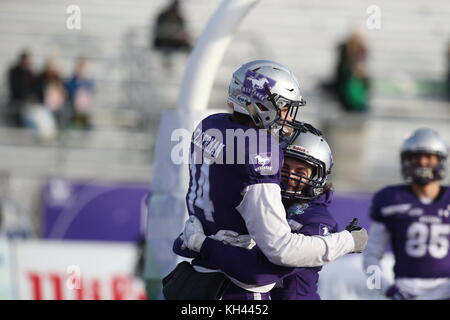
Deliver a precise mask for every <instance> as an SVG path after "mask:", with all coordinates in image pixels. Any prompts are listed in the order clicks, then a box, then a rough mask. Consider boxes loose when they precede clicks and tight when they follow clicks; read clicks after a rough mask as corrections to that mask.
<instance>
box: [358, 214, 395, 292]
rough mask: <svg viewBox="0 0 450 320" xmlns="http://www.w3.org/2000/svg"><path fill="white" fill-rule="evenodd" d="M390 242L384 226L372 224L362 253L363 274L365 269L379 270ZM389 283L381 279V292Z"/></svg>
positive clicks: (383, 278)
mask: <svg viewBox="0 0 450 320" xmlns="http://www.w3.org/2000/svg"><path fill="white" fill-rule="evenodd" d="M389 241H390V234H389V231H388V230H387V228H386V226H385V225H384V224H383V223H380V222H376V221H374V222H372V225H371V226H370V229H369V241H368V242H367V246H366V248H365V250H364V252H363V266H364V273H365V274H367V268H368V267H370V266H378V267H379V268H380V270H381V265H380V260H381V258H383V255H384V252H385V250H386V247H387V245H388V243H389ZM389 285H390V283H389V282H388V281H387V280H386V278H385V277H381V290H383V291H386V289H387V288H388V287H389Z"/></svg>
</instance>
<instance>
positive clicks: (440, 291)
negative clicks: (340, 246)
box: [364, 128, 450, 299]
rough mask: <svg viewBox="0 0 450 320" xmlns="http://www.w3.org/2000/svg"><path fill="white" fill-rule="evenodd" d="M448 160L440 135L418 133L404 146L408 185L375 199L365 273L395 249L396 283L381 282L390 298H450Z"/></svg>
mask: <svg viewBox="0 0 450 320" xmlns="http://www.w3.org/2000/svg"><path fill="white" fill-rule="evenodd" d="M447 156H448V145H447V143H446V142H445V141H444V140H443V139H442V137H441V136H440V135H439V134H438V133H437V132H435V131H434V130H432V129H428V128H423V129H418V130H416V131H415V132H414V133H413V134H412V135H411V136H410V137H409V138H408V139H406V140H405V141H404V143H403V145H402V147H401V153H400V160H401V168H402V174H403V178H404V179H405V180H406V184H401V185H394V186H388V187H385V188H383V189H382V190H380V191H379V192H377V193H376V194H375V195H374V197H373V200H372V207H371V213H370V215H371V218H372V219H373V223H372V225H371V227H370V231H369V235H370V241H369V243H368V245H367V248H366V250H365V252H364V268H365V270H366V271H367V270H368V269H367V268H368V267H369V266H379V265H380V260H381V258H382V257H383V255H384V252H385V250H386V247H387V245H388V244H390V245H391V248H392V251H393V254H394V258H395V266H394V274H395V282H394V284H390V283H388V281H387V280H386V279H385V278H382V279H381V281H380V283H381V288H380V289H381V290H382V292H383V293H384V294H385V295H386V296H387V297H389V298H392V299H449V298H450V255H449V241H450V217H449V215H450V188H448V187H447V186H443V185H441V184H440V182H439V181H440V180H442V179H443V178H444V174H445V161H446V158H447Z"/></svg>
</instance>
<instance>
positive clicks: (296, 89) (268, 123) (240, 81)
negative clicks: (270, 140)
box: [228, 60, 306, 138]
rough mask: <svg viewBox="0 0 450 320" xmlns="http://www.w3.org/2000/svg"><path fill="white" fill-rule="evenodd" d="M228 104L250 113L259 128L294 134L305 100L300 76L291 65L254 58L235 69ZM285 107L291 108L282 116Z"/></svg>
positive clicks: (282, 134)
mask: <svg viewBox="0 0 450 320" xmlns="http://www.w3.org/2000/svg"><path fill="white" fill-rule="evenodd" d="M228 104H229V106H230V107H232V108H233V110H234V111H236V112H239V113H243V114H246V115H249V116H250V117H251V119H252V120H253V122H254V123H255V124H256V125H257V126H258V127H259V128H264V129H268V130H271V132H272V133H277V134H278V133H280V136H281V137H283V136H284V137H283V138H286V137H292V135H293V133H294V131H295V130H294V129H296V128H297V125H298V122H297V121H295V118H296V116H297V111H298V108H299V107H301V106H304V105H305V104H306V101H305V100H304V99H303V97H302V95H301V93H300V86H299V83H298V80H297V78H296V77H295V76H294V74H293V73H292V72H291V71H290V70H289V69H288V68H286V67H285V66H283V65H282V64H280V63H277V62H274V61H271V60H255V61H251V62H248V63H246V64H244V65H242V66H241V67H240V68H239V69H237V70H236V71H235V72H234V73H233V78H232V80H231V83H230V87H229V90H228ZM284 107H288V108H289V109H288V112H287V115H286V117H285V118H284V119H281V108H284ZM288 116H289V117H290V118H291V119H292V120H289V119H287V118H288Z"/></svg>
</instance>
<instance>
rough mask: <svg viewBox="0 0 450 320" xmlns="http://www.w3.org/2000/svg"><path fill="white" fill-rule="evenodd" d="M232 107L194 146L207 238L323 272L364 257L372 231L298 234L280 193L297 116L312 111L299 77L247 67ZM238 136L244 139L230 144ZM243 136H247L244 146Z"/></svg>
mask: <svg viewBox="0 0 450 320" xmlns="http://www.w3.org/2000/svg"><path fill="white" fill-rule="evenodd" d="M228 104H229V106H230V107H231V108H233V110H234V112H233V114H232V115H230V114H227V113H223V114H222V113H221V114H214V115H211V116H209V117H207V118H205V119H204V120H203V121H202V122H201V123H200V124H199V126H198V127H197V128H196V130H195V131H194V134H193V137H192V141H191V164H190V183H189V189H188V193H187V196H186V203H187V208H188V212H189V215H193V216H195V217H196V218H198V219H199V220H200V222H201V225H202V226H203V229H204V233H205V234H206V236H210V235H215V234H217V233H218V232H219V231H220V230H231V231H233V232H235V233H236V234H239V235H248V236H249V238H251V239H254V241H255V242H256V244H257V245H258V248H259V249H260V250H261V252H262V253H263V254H264V256H266V257H267V259H268V260H269V261H270V262H272V263H274V264H278V265H282V266H291V267H314V266H322V265H324V264H326V263H328V262H330V261H333V260H335V259H337V258H339V257H341V256H343V255H345V254H347V253H349V252H361V251H362V250H363V249H364V247H365V244H366V242H367V233H366V231H365V230H364V229H361V230H354V231H352V232H348V231H342V232H338V233H333V234H330V235H328V236H326V237H320V236H313V237H311V236H305V235H303V234H294V233H291V228H290V226H289V224H288V222H287V220H286V211H285V209H284V206H283V203H282V200H281V194H280V191H281V190H280V176H281V166H282V163H283V156H284V155H283V151H282V147H283V146H287V145H289V144H290V142H291V140H292V139H293V138H294V137H295V135H296V133H297V132H298V130H299V129H300V128H301V125H299V122H297V121H295V117H296V114H297V111H298V108H299V107H301V106H303V105H305V101H304V99H303V98H302V96H301V94H300V88H299V84H298V81H297V79H296V78H295V76H294V75H293V74H292V72H291V71H289V70H288V69H287V68H286V67H285V66H283V65H281V64H279V63H276V62H273V61H269V60H256V61H251V62H249V63H247V64H244V65H242V66H241V67H240V68H239V69H238V70H236V71H235V72H234V73H233V78H232V80H231V83H230V87H229V96H228ZM230 132H231V133H234V134H236V135H235V136H233V137H232V138H229V137H230ZM239 133H240V134H241V136H242V135H244V136H245V139H244V140H243V141H244V142H243V143H240V144H239V141H238V140H239ZM218 137H219V138H218ZM220 137H227V139H222V140H220ZM248 137H249V138H248ZM247 138H248V139H247ZM194 222H195V219H192V220H188V221H187V223H186V224H187V225H188V224H189V223H194ZM197 222H198V221H197ZM185 230H186V229H185ZM185 236H186V234H185ZM204 241H205V235H204V234H202V233H195V234H193V235H192V236H190V237H188V241H185V246H186V247H187V248H189V249H191V250H193V251H195V252H199V251H200V248H201V246H202V244H203V242H204ZM219 267H220V266H219ZM195 268H196V270H197V271H202V272H208V271H211V270H213V269H214V268H212V266H211V265H209V264H208V263H207V262H206V261H204V260H203V259H202V258H201V257H200V258H197V259H195ZM231 280H232V281H233V283H234V284H235V285H236V286H237V287H238V289H239V290H237V291H239V292H236V294H237V295H241V296H240V297H241V298H242V299H253V297H254V294H256V295H258V297H259V298H267V297H268V296H264V294H265V293H267V292H268V291H269V290H270V289H271V288H272V287H273V284H269V285H265V286H259V285H254V286H247V285H245V284H243V283H241V282H239V281H237V280H235V279H231ZM236 297H237V296H235V298H236Z"/></svg>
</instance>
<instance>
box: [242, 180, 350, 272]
mask: <svg viewBox="0 0 450 320" xmlns="http://www.w3.org/2000/svg"><path fill="white" fill-rule="evenodd" d="M280 192H281V190H280V186H279V185H278V184H276V183H259V184H253V185H250V186H248V187H246V188H245V190H244V191H243V193H244V197H243V199H242V202H241V203H240V204H239V206H237V207H236V209H237V210H238V211H239V212H240V214H241V215H242V217H243V219H244V221H245V224H246V227H247V230H248V232H249V235H250V236H251V238H252V239H254V240H255V241H256V244H257V245H258V247H259V249H260V250H261V251H262V252H263V253H264V255H265V256H266V257H267V258H268V259H269V260H270V261H271V262H272V263H274V264H277V265H283V266H290V267H317V266H323V265H324V264H326V263H328V262H330V261H333V260H336V259H338V258H340V257H342V256H343V255H345V254H347V253H350V252H352V251H353V250H354V247H355V243H354V241H353V237H352V235H351V234H350V232H348V231H342V232H337V233H333V234H330V235H327V236H305V235H303V234H294V233H291V228H290V226H289V224H288V222H287V220H286V211H285V209H284V206H283V203H282V201H281V193H280Z"/></svg>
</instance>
